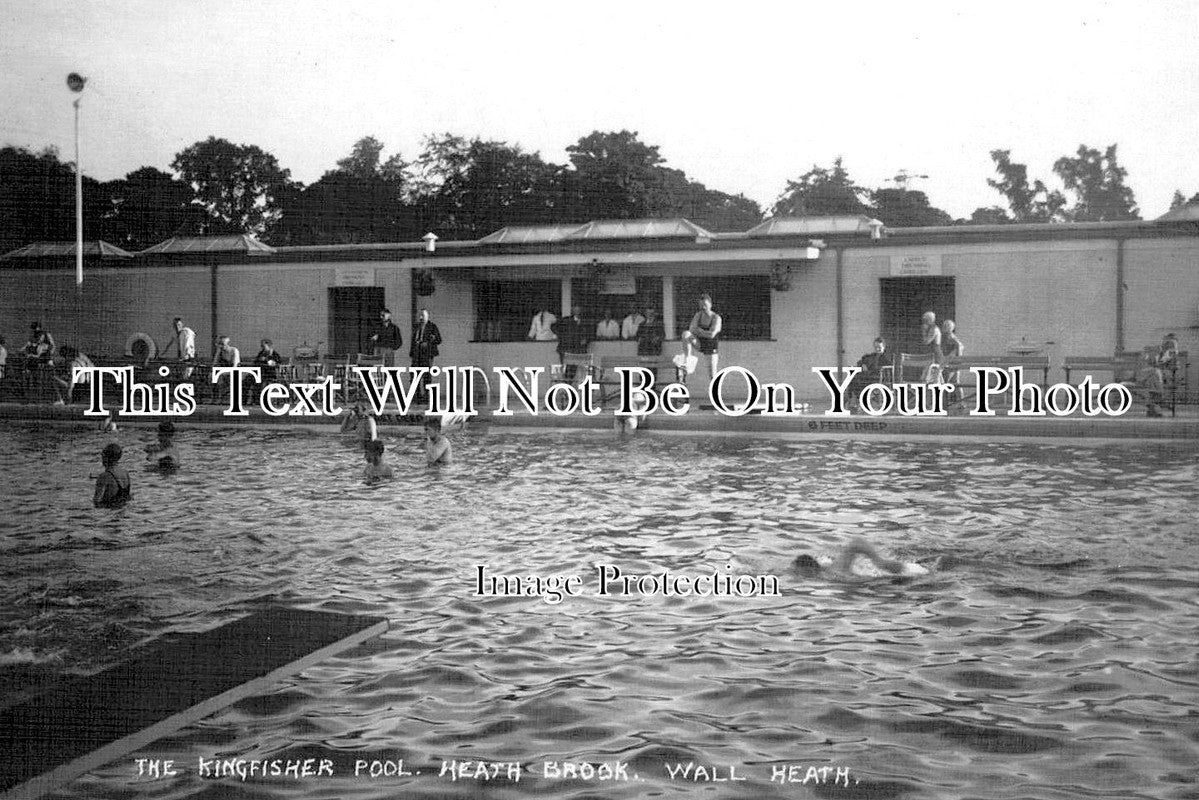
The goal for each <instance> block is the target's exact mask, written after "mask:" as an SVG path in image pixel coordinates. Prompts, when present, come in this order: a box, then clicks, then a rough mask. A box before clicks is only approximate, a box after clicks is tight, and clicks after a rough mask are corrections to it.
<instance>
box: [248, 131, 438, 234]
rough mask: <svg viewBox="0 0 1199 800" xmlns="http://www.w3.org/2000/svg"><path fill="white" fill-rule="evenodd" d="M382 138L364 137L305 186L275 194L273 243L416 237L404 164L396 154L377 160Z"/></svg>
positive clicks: (381, 148)
mask: <svg viewBox="0 0 1199 800" xmlns="http://www.w3.org/2000/svg"><path fill="white" fill-rule="evenodd" d="M382 152H383V143H382V142H380V141H379V140H378V139H376V138H375V137H373V136H365V137H363V138H362V139H359V140H358V141H357V142H355V143H354V146H353V148H352V149H351V151H350V155H348V156H347V157H345V158H343V159H340V160H339V161H338V162H337V169H334V170H330V171H329V172H326V173H325V174H324V175H323V176H321V178H320V179H319V180H318V181H316V182H315V183H313V184H312V185H310V186H308V187H299V186H293V187H291V188H290V189H288V190H285V191H283V192H282V193H280V195H279V197H278V198H277V202H278V206H279V209H280V211H281V217H280V219H279V221H278V222H277V223H276V224H275V225H274V227H273V228H272V230H271V233H270V237H269V238H270V241H271V242H272V243H280V244H282V243H286V244H322V243H329V244H361V243H367V242H390V241H399V240H402V239H406V238H412V236H413V235H417V236H419V233H416V232H415V225H414V221H413V213H412V209H411V208H410V206H409V205H408V203H407V200H406V196H405V179H406V170H407V166H408V165H407V164H406V163H404V161H403V159H402V158H401V157H400V154H399V153H396V154H395V155H393V156H392V157H391V158H389V159H387V161H386V162H382V163H381V157H382Z"/></svg>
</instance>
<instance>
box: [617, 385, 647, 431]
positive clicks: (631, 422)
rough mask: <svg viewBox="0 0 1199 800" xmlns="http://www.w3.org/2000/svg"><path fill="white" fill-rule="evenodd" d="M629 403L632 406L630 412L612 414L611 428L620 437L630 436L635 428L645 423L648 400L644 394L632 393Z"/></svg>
mask: <svg viewBox="0 0 1199 800" xmlns="http://www.w3.org/2000/svg"><path fill="white" fill-rule="evenodd" d="M631 405H632V407H633V413H632V414H630V415H621V414H616V415H613V416H614V417H615V418H614V419H613V420H612V430H614V431H615V432H616V435H617V436H619V437H621V438H624V437H625V436H632V435H633V434H634V433H636V432H637V429H638V428H640V427H641V426H643V425H644V424H645V418H646V417H647V416H648V414H647V411H648V409H649V401H648V400H647V399H646V398H645V395H642V394H635V395H633V400H632V403H631Z"/></svg>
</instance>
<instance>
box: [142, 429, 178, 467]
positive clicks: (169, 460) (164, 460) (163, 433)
mask: <svg viewBox="0 0 1199 800" xmlns="http://www.w3.org/2000/svg"><path fill="white" fill-rule="evenodd" d="M146 461H149V462H150V463H151V464H153V466H154V467H155V468H156V469H159V470H162V471H163V472H174V471H175V470H177V469H179V463H180V459H179V451H178V450H176V449H175V423H173V422H171V421H170V420H169V419H168V420H166V421H164V422H160V423H158V441H157V442H156V443H155V444H152V445H150V446H149V447H147V448H146Z"/></svg>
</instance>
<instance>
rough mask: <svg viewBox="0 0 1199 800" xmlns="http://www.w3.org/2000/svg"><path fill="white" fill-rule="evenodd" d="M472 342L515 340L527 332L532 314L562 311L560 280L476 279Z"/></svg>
mask: <svg viewBox="0 0 1199 800" xmlns="http://www.w3.org/2000/svg"><path fill="white" fill-rule="evenodd" d="M474 295H475V341H478V342H517V341H524V339H525V338H526V337H527V336H528V334H529V323H530V322H531V321H532V319H533V315H534V314H538V313H540V312H542V311H552V312H553V313H554V314H555V315H557V314H559V313H560V312H561V310H562V282H561V281H558V280H543V281H475V284H474Z"/></svg>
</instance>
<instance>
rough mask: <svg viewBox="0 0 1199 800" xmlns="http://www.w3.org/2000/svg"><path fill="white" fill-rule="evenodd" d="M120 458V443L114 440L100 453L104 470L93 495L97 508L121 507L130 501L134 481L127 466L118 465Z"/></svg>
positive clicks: (97, 479) (93, 501) (97, 480)
mask: <svg viewBox="0 0 1199 800" xmlns="http://www.w3.org/2000/svg"><path fill="white" fill-rule="evenodd" d="M120 460H121V446H120V445H119V444H117V443H116V442H113V443H111V444H107V445H105V446H104V450H103V451H101V453H100V463H102V464H103V465H104V471H103V472H101V473H100V477H98V478H96V493H95V494H94V495H93V496H92V505H94V506H95V507H96V508H120V507H121V506H123V505H125V504H126V503H128V502H129V498H130V497H131V496H132V493H131V489H132V488H133V482H132V481H131V480H130V478H129V473H128V472H126V471H125V468H124V467H121V466H118V465H117V462H118V461H120Z"/></svg>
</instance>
